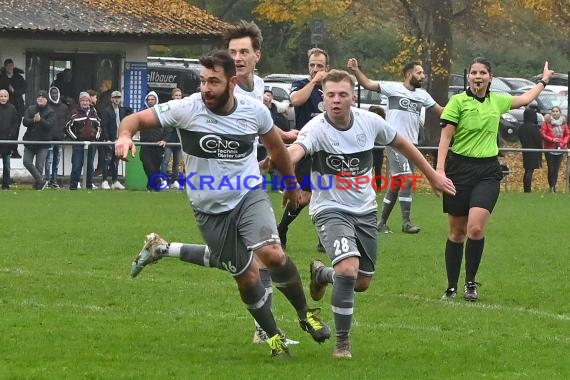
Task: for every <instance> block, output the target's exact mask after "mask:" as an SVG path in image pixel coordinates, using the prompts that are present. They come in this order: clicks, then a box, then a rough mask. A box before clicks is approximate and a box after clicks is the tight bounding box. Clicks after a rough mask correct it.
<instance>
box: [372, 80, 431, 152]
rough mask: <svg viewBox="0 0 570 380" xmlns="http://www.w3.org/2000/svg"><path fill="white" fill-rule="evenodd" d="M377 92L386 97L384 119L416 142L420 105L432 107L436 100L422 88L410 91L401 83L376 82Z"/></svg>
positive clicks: (418, 129)
mask: <svg viewBox="0 0 570 380" xmlns="http://www.w3.org/2000/svg"><path fill="white" fill-rule="evenodd" d="M378 85H379V88H380V90H379V92H380V93H381V94H384V95H386V96H387V97H388V112H387V114H386V121H387V122H388V123H389V124H390V125H392V126H394V128H396V131H398V133H399V134H400V135H402V136H404V137H405V138H407V139H408V140H410V141H411V142H412V143H413V144H416V145H417V144H418V135H419V133H420V122H421V117H420V116H421V111H422V107H426V108H430V107H433V106H434V105H435V104H436V102H435V100H434V99H433V98H432V97H431V95H430V94H428V93H427V92H426V91H425V90H424V89H421V88H416V89H415V90H413V91H411V90H408V89H407V88H406V86H404V84H403V83H382V82H378Z"/></svg>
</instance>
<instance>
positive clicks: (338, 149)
mask: <svg viewBox="0 0 570 380" xmlns="http://www.w3.org/2000/svg"><path fill="white" fill-rule="evenodd" d="M351 113H352V123H351V126H350V127H349V128H348V129H347V130H340V129H337V128H335V127H334V126H333V125H332V124H331V123H330V121H329V120H328V118H327V117H326V114H321V115H317V116H315V117H314V118H313V119H311V120H310V121H309V122H308V123H307V124H306V125H305V126H304V127H303V129H302V130H301V131H300V132H299V136H298V137H297V140H296V141H295V144H300V145H301V146H302V147H303V148H304V149H305V152H306V154H307V155H310V156H312V159H313V163H312V166H311V185H312V187H313V194H312V196H311V203H310V205H309V214H310V215H316V214H317V213H319V212H320V211H322V210H325V209H336V210H339V209H340V210H342V211H345V212H348V213H351V214H357V215H364V214H366V213H369V212H370V211H372V210H376V193H375V191H374V189H373V188H372V168H373V167H374V163H373V160H372V150H373V148H374V142H375V141H376V142H377V143H379V144H381V145H389V144H391V143H392V142H393V141H394V139H395V138H396V130H395V129H394V128H393V127H392V126H391V125H389V124H388V123H387V122H386V121H385V120H384V119H382V117H380V116H379V115H377V114H375V113H372V112H369V111H365V110H362V109H359V108H355V107H352V108H351ZM341 177H342V178H341ZM366 177H368V183H367V184H366V185H362V184H359V185H358V186H357V185H356V182H357V181H362V180H364V179H365V178H366Z"/></svg>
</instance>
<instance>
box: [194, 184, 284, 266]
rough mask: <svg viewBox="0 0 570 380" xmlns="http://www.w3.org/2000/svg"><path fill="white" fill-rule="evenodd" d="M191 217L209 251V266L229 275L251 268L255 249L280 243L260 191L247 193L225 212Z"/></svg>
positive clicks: (265, 195) (272, 216)
mask: <svg viewBox="0 0 570 380" xmlns="http://www.w3.org/2000/svg"><path fill="white" fill-rule="evenodd" d="M194 216H195V218H196V224H197V225H198V228H199V229H200V232H201V233H202V236H203V237H204V240H205V241H206V244H207V245H208V247H209V249H210V266H211V267H218V268H220V269H224V270H226V271H228V272H230V274H231V275H232V276H238V275H240V274H242V273H243V272H244V271H245V270H246V269H247V268H248V267H249V266H250V265H251V262H252V260H253V254H254V252H255V251H256V250H257V249H259V248H261V247H263V246H266V245H269V244H280V241H279V235H278V234H277V225H276V224H275V214H274V212H273V208H272V206H271V202H270V201H269V197H268V196H267V193H266V192H265V191H263V190H252V191H250V192H249V193H247V194H246V196H245V197H244V198H243V199H242V200H241V202H240V203H239V204H238V205H237V206H236V207H235V208H234V209H233V210H231V211H228V212H227V213H223V214H205V213H202V212H199V211H194Z"/></svg>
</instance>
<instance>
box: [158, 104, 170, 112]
mask: <svg viewBox="0 0 570 380" xmlns="http://www.w3.org/2000/svg"><path fill="white" fill-rule="evenodd" d="M168 110H170V105H168V103H162V104H159V105H158V112H160V113H165V112H167V111H168Z"/></svg>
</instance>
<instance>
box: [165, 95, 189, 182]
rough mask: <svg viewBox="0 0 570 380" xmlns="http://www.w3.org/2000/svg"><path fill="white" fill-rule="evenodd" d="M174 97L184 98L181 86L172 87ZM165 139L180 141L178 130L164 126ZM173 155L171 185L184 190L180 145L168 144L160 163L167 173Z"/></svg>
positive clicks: (172, 141)
mask: <svg viewBox="0 0 570 380" xmlns="http://www.w3.org/2000/svg"><path fill="white" fill-rule="evenodd" d="M171 96H172V99H182V90H181V89H179V88H174V89H172V92H171ZM164 140H165V141H166V142H167V143H169V144H174V143H179V142H180V139H179V138H178V132H176V128H171V127H166V128H164ZM170 157H172V171H171V172H170V183H171V185H170V187H171V188H172V189H177V190H182V189H183V188H184V187H183V186H184V183H182V186H180V185H181V184H180V183H178V171H179V170H180V169H179V167H180V159H181V158H182V149H181V148H180V147H179V146H172V145H166V146H165V147H164V157H163V158H162V163H161V164H160V171H161V172H163V173H166V172H167V171H168V162H169V161H170Z"/></svg>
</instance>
